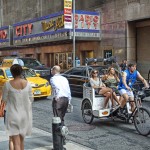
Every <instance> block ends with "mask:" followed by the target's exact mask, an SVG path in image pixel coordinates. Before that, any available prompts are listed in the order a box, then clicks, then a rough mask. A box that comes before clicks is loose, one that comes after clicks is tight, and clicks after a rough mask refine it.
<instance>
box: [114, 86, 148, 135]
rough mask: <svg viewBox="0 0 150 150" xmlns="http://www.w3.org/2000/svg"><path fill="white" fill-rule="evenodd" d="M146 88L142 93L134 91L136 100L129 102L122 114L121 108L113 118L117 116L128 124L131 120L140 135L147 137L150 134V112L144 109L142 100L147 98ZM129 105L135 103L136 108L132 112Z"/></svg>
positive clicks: (115, 112)
mask: <svg viewBox="0 0 150 150" xmlns="http://www.w3.org/2000/svg"><path fill="white" fill-rule="evenodd" d="M145 90H147V89H145V88H143V89H142V90H141V91H138V90H136V89H132V91H133V93H134V96H135V97H134V100H133V101H130V102H127V104H126V106H125V107H124V110H123V113H121V112H120V108H119V109H118V110H116V111H114V112H113V113H112V116H113V117H114V116H116V117H117V118H120V119H122V120H125V121H126V122H127V123H129V121H130V120H131V121H132V122H133V123H134V126H135V128H136V130H137V131H138V133H139V134H141V135H144V136H147V135H149V134H150V111H149V110H148V109H147V108H146V107H143V105H142V99H143V98H144V97H145ZM129 103H135V108H134V110H133V111H132V112H131V106H130V105H129Z"/></svg>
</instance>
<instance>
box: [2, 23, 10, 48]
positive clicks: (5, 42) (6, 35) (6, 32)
mask: <svg viewBox="0 0 150 150" xmlns="http://www.w3.org/2000/svg"><path fill="white" fill-rule="evenodd" d="M9 39H10V29H9V26H5V27H2V28H0V48H2V47H7V46H9V45H10V40H9Z"/></svg>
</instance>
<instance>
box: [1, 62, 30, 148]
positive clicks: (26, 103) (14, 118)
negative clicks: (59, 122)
mask: <svg viewBox="0 0 150 150" xmlns="http://www.w3.org/2000/svg"><path fill="white" fill-rule="evenodd" d="M10 71H11V73H12V76H13V78H14V79H13V80H10V81H8V82H6V83H5V85H4V87H3V94H2V100H3V101H4V102H5V103H6V118H5V119H6V120H5V128H6V131H7V133H8V135H9V137H10V139H12V142H13V146H14V150H24V138H25V136H26V135H31V130H32V102H33V95H32V88H31V85H30V83H29V82H28V81H27V80H25V79H22V78H21V74H22V71H23V69H22V67H21V66H20V65H18V64H14V65H12V66H11V68H10Z"/></svg>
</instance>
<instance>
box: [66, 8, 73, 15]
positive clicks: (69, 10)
mask: <svg viewBox="0 0 150 150" xmlns="http://www.w3.org/2000/svg"><path fill="white" fill-rule="evenodd" d="M64 14H65V15H72V9H69V8H64Z"/></svg>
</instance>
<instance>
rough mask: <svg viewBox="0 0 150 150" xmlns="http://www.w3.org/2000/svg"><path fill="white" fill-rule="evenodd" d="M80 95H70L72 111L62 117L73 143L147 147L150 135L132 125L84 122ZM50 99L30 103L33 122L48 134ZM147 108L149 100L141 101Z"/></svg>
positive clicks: (101, 148) (101, 149)
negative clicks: (138, 130)
mask: <svg viewBox="0 0 150 150" xmlns="http://www.w3.org/2000/svg"><path fill="white" fill-rule="evenodd" d="M81 101H82V99H80V98H73V99H72V104H73V106H74V111H73V113H68V114H67V115H66V117H65V120H66V121H65V124H66V125H67V127H68V128H69V135H67V140H71V141H74V142H77V143H79V144H82V145H85V146H87V147H89V148H93V149H95V150H110V149H111V150H149V149H150V135H149V136H147V137H144V136H142V135H139V134H138V133H137V131H136V130H135V127H134V125H133V124H131V123H130V124H127V123H125V122H123V121H120V120H116V121H115V122H113V121H112V120H110V119H109V120H108V119H107V120H100V119H94V121H93V123H92V124H91V125H88V124H85V123H84V122H83V119H82V115H81V109H80V108H81ZM51 103H52V100H51V98H49V99H39V100H35V101H34V103H33V125H34V127H37V128H39V129H42V130H44V131H47V132H50V133H52V117H53V113H52V108H51ZM143 104H144V105H145V106H146V107H148V109H149V110H150V101H146V102H144V103H143Z"/></svg>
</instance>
